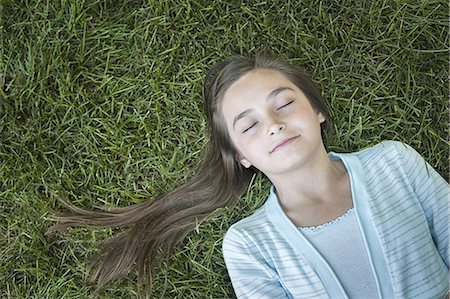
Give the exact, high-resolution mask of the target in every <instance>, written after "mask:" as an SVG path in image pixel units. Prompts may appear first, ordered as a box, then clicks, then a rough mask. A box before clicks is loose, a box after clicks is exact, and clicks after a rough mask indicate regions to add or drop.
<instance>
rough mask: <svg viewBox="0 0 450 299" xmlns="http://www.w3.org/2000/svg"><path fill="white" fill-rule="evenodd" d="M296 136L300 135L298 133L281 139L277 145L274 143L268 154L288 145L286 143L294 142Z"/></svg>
mask: <svg viewBox="0 0 450 299" xmlns="http://www.w3.org/2000/svg"><path fill="white" fill-rule="evenodd" d="M298 137H300V135H298V136H294V137H291V138H287V139H284V140H283V141H281V142H280V143H278V144H277V145H275V147H274V148H273V149H272V150H271V151H270V154H272V153H274V152H276V151H278V150H280V149H282V148H283V147H285V146H286V145H288V144H290V143H292V142H294V141H295V140H296V139H297V138H298Z"/></svg>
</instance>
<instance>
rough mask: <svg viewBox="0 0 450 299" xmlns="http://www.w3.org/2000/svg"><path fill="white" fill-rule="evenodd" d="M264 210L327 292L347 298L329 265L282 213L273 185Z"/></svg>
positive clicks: (337, 296)
mask: <svg viewBox="0 0 450 299" xmlns="http://www.w3.org/2000/svg"><path fill="white" fill-rule="evenodd" d="M265 212H266V215H267V217H268V219H269V220H270V221H271V223H272V224H273V226H274V227H275V228H276V229H277V230H278V232H279V233H280V234H281V235H282V236H283V237H284V238H285V239H286V241H287V242H288V244H290V246H291V247H292V248H294V249H295V251H296V252H298V254H299V255H300V256H301V257H302V258H303V259H305V260H306V261H308V262H309V264H310V265H311V267H312V268H313V269H314V270H315V271H316V274H317V276H319V278H320V280H321V281H322V283H323V285H324V287H325V290H326V291H327V293H328V294H333V297H336V298H348V296H347V294H346V293H345V291H344V288H343V287H342V285H341V283H340V282H339V280H338V278H337V277H336V274H335V273H334V272H333V270H332V269H331V267H330V265H329V264H328V263H327V262H326V261H325V259H324V258H323V257H322V256H321V254H320V253H319V252H318V251H317V250H316V249H315V248H314V246H313V245H312V244H311V243H310V242H309V241H308V240H307V239H306V237H305V236H304V235H303V234H302V233H301V232H300V230H299V229H298V228H297V227H296V226H295V225H294V224H293V223H292V221H291V220H290V219H289V218H288V217H287V215H286V214H285V213H284V211H283V209H282V208H281V206H280V204H279V202H278V198H277V196H276V195H275V192H274V190H273V186H272V188H271V190H270V194H269V198H268V199H267V201H266V203H265Z"/></svg>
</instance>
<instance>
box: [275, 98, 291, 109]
mask: <svg viewBox="0 0 450 299" xmlns="http://www.w3.org/2000/svg"><path fill="white" fill-rule="evenodd" d="M293 102H294V100H292V101H289V102H287V103H286V104H284V105H282V106H280V107H278V108H277V110H280V109H283V108H285V107H287V106H289V105H290V104H292V103H293Z"/></svg>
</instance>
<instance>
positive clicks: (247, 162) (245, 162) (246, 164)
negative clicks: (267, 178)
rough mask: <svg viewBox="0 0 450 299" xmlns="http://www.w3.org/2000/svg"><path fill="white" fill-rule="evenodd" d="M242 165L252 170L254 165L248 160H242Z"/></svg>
mask: <svg viewBox="0 0 450 299" xmlns="http://www.w3.org/2000/svg"><path fill="white" fill-rule="evenodd" d="M241 164H242V166H244V167H245V168H250V166H252V164H251V163H250V162H249V161H248V160H246V159H242V160H241Z"/></svg>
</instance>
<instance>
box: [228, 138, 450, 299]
mask: <svg viewBox="0 0 450 299" xmlns="http://www.w3.org/2000/svg"><path fill="white" fill-rule="evenodd" d="M329 156H330V158H331V159H341V160H342V161H343V163H344V165H345V166H346V168H347V170H348V173H349V177H350V181H351V191H352V196H353V203H354V207H355V211H356V216H357V220H358V223H359V226H360V229H361V231H362V234H363V239H364V242H365V245H366V248H367V252H368V254H369V258H370V262H371V266H372V270H373V272H374V276H375V278H376V280H377V287H378V293H379V294H381V296H382V298H387V299H390V298H420V299H422V298H423V299H425V298H443V297H444V296H445V294H446V293H447V292H448V281H449V272H448V265H449V251H448V223H449V222H448V217H449V207H448V202H449V194H450V189H449V185H448V183H447V182H446V181H445V180H444V179H443V178H442V177H441V176H440V175H439V174H438V173H437V172H436V171H435V170H434V169H433V168H432V167H431V166H429V165H428V164H427V163H426V162H425V161H424V160H423V158H422V157H421V156H420V155H419V154H418V153H417V152H416V151H415V150H413V149H412V148H411V147H409V146H407V145H404V144H402V143H399V142H395V141H384V142H382V143H380V144H378V145H376V146H373V147H371V148H368V149H365V150H362V151H359V152H356V153H351V154H337V153H329ZM223 254H224V258H225V262H226V265H227V269H228V273H229V275H230V277H231V280H232V283H233V287H234V290H235V292H236V294H237V296H238V298H251V299H254V298H258V299H259V298H270V299H275V298H347V295H346V294H345V291H344V289H343V288H342V285H341V284H340V282H339V280H338V278H337V277H336V275H335V274H334V272H333V270H332V269H331V268H330V266H329V265H328V264H327V262H326V261H325V260H324V259H323V258H322V257H321V255H320V254H319V253H318V252H317V251H316V250H315V249H314V247H313V246H312V245H311V244H310V243H309V242H308V240H307V239H306V238H305V237H304V236H303V235H302V233H301V232H300V230H299V229H297V227H296V226H295V225H294V224H293V223H292V222H291V221H290V220H289V219H288V218H287V216H286V214H285V213H284V212H283V210H282V209H281V207H280V205H279V203H278V200H277V198H276V196H275V194H274V192H273V189H272V190H271V193H270V195H269V197H268V199H267V202H266V203H265V204H264V206H263V207H261V208H260V209H259V210H257V211H256V212H255V213H254V214H253V215H251V216H250V217H247V218H245V219H243V220H241V221H239V222H238V223H236V224H234V225H232V226H231V228H230V229H229V230H228V232H227V234H226V235H225V238H224V241H223Z"/></svg>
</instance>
